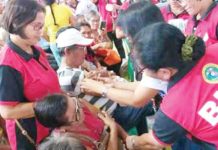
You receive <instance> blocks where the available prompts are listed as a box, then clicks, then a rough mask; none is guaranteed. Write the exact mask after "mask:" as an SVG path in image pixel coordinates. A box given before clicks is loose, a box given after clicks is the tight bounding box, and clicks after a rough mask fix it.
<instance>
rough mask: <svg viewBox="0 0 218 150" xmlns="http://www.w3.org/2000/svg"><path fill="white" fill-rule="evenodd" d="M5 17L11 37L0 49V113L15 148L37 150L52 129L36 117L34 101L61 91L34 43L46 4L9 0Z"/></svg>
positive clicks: (13, 148)
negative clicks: (24, 133)
mask: <svg viewBox="0 0 218 150" xmlns="http://www.w3.org/2000/svg"><path fill="white" fill-rule="evenodd" d="M2 19H3V20H2V26H3V28H4V29H5V30H6V31H8V32H9V33H10V39H9V41H8V42H7V43H6V45H5V46H4V48H3V49H2V50H1V52H0V114H1V116H2V117H3V118H4V119H5V120H6V129H7V134H8V138H9V142H10V145H11V148H12V150H17V149H19V150H35V149H36V148H35V144H37V143H39V142H40V141H41V140H42V139H43V138H44V137H46V136H47V135H48V134H49V130H48V128H45V127H43V126H42V125H41V124H39V123H38V121H37V120H36V119H35V117H34V116H35V115H34V111H33V105H34V102H35V101H37V100H39V99H40V98H42V97H44V96H46V95H48V94H53V93H58V92H60V86H59V83H58V79H57V76H56V73H55V72H54V71H53V69H52V68H51V67H50V65H49V63H48V61H47V59H46V55H45V53H44V52H43V50H42V49H41V48H39V47H37V46H35V45H36V44H37V42H38V41H39V39H40V37H41V36H42V34H43V26H44V19H45V15H44V8H43V7H42V6H41V5H40V4H39V3H38V2H36V1H35V0H10V1H9V2H8V3H7V5H6V8H5V11H4V13H3V18H2ZM21 128H23V129H22V130H26V132H27V134H28V135H29V137H27V135H23V134H22V133H23V131H22V132H21Z"/></svg>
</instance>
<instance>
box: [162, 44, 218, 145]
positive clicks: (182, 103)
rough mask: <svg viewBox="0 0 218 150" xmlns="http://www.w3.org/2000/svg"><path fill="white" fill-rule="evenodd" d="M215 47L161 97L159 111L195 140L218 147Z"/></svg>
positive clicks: (217, 67)
mask: <svg viewBox="0 0 218 150" xmlns="http://www.w3.org/2000/svg"><path fill="white" fill-rule="evenodd" d="M217 52H218V44H216V45H213V46H210V47H208V49H207V50H206V54H205V56H204V57H202V58H201V60H200V61H199V62H198V63H197V64H196V66H194V67H193V68H192V69H191V71H189V72H188V73H187V74H186V75H185V76H184V77H182V79H180V80H179V81H178V82H176V83H175V84H174V85H173V86H172V87H171V88H170V89H169V91H168V93H167V95H166V96H165V97H164V100H163V103H162V105H161V110H162V112H163V113H164V114H165V115H166V116H167V117H169V118H170V119H172V120H173V121H175V122H176V123H177V124H179V125H180V126H182V127H183V128H184V129H185V130H187V132H188V133H190V134H191V135H192V136H194V137H195V138H197V139H199V140H201V141H204V142H207V143H211V144H213V145H215V146H216V148H218V117H217V113H218V111H217V110H218V109H217V106H218V84H217V83H218V55H217Z"/></svg>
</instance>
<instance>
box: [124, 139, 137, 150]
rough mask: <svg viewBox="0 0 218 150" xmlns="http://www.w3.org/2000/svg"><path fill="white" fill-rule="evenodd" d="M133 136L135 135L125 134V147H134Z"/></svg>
mask: <svg viewBox="0 0 218 150" xmlns="http://www.w3.org/2000/svg"><path fill="white" fill-rule="evenodd" d="M135 137H136V136H127V138H126V147H127V149H130V150H131V149H134V147H135Z"/></svg>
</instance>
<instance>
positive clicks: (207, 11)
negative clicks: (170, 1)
mask: <svg viewBox="0 0 218 150" xmlns="http://www.w3.org/2000/svg"><path fill="white" fill-rule="evenodd" d="M180 3H181V5H182V6H183V7H184V9H185V10H186V11H187V12H188V13H189V15H191V16H192V18H190V19H189V20H188V23H187V26H186V30H185V34H186V35H191V34H195V35H196V36H199V37H201V38H202V39H203V40H204V42H205V43H206V46H209V45H212V44H214V43H218V5H217V2H216V1H215V0H180Z"/></svg>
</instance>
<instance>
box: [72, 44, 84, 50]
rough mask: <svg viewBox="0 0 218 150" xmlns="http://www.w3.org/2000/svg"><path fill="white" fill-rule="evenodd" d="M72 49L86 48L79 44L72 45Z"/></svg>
mask: <svg viewBox="0 0 218 150" xmlns="http://www.w3.org/2000/svg"><path fill="white" fill-rule="evenodd" d="M72 49H80V50H81V49H83V50H84V51H85V50H86V46H81V45H74V46H73V48H72Z"/></svg>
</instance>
